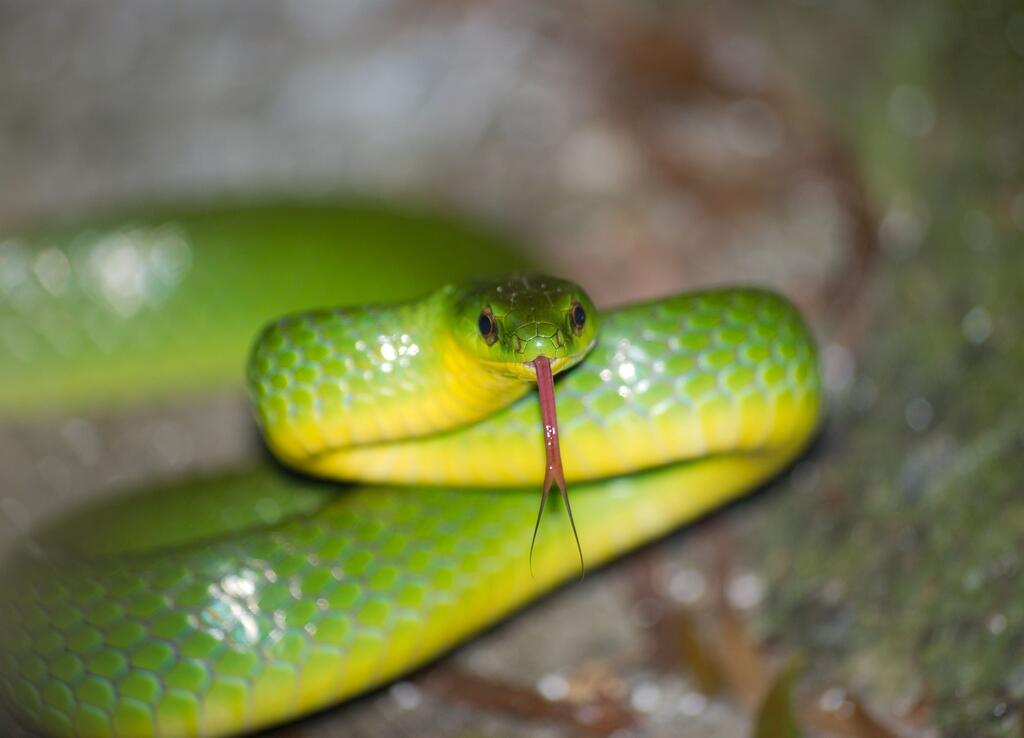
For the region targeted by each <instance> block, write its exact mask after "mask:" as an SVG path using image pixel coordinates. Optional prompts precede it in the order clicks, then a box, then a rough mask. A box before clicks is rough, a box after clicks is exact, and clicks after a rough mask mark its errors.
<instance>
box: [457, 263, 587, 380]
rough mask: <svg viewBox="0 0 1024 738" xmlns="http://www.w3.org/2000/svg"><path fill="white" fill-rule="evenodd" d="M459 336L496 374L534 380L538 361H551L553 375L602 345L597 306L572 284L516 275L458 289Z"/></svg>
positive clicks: (549, 278)
mask: <svg viewBox="0 0 1024 738" xmlns="http://www.w3.org/2000/svg"><path fill="white" fill-rule="evenodd" d="M453 297H454V302H453V303H452V308H451V309H452V310H453V311H454V321H453V325H454V334H455V338H456V341H457V342H458V344H459V345H460V347H461V348H462V349H463V351H464V352H466V353H467V354H469V355H470V356H472V357H474V358H476V359H477V360H479V361H481V362H482V363H484V364H486V365H487V366H488V367H489V368H491V369H492V370H495V371H498V372H500V373H502V374H505V375H507V376H512V377H515V378H519V379H524V380H528V381H530V380H535V379H536V373H535V369H534V365H533V362H534V360H535V359H536V358H537V357H538V356H544V357H547V358H548V359H549V361H550V364H551V370H552V372H553V373H556V374H557V373H558V372H560V371H563V370H565V369H568V368H569V367H571V366H574V365H575V364H577V363H578V362H579V361H580V360H581V359H582V358H583V357H584V356H586V355H587V352H589V351H590V349H591V348H593V346H594V344H595V342H596V341H597V331H598V324H599V322H600V319H599V316H598V314H597V310H596V309H595V308H594V303H593V301H592V300H591V299H590V296H589V295H587V293H586V292H584V291H583V289H582V288H581V287H580V286H579V285H576V284H574V283H572V282H569V281H567V280H564V279H559V278H557V277H548V276H542V275H515V276H510V277H504V278H500V279H494V280H489V281H482V282H476V283H474V284H471V285H469V286H462V287H459V288H458V289H457V290H455V291H453Z"/></svg>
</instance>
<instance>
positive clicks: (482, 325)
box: [476, 308, 498, 346]
mask: <svg viewBox="0 0 1024 738" xmlns="http://www.w3.org/2000/svg"><path fill="white" fill-rule="evenodd" d="M476 325H477V328H479V329H480V335H481V336H483V339H484V340H485V341H486V342H487V345H488V346H493V345H494V342H495V341H497V340H498V324H497V323H496V322H495V320H494V315H492V314H491V309H490V308H484V310H483V312H482V313H480V318H479V319H478V320H477V323H476Z"/></svg>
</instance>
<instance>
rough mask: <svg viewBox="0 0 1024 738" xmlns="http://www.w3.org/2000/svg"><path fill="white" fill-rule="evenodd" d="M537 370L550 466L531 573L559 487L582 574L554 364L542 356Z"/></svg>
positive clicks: (547, 465) (531, 561)
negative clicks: (548, 509)
mask: <svg viewBox="0 0 1024 738" xmlns="http://www.w3.org/2000/svg"><path fill="white" fill-rule="evenodd" d="M533 368H534V369H535V370H536V372H537V393H538V394H539V395H540V416H541V422H542V424H543V426H544V450H545V452H546V453H547V464H546V467H545V470H544V487H543V489H542V490H541V498H540V510H539V511H538V512H537V522H536V523H535V524H534V526H533V540H532V541H531V542H530V572H531V573H532V572H533V546H534V544H535V543H536V542H537V531H538V530H539V528H540V519H541V516H542V515H543V514H544V507H545V506H546V505H547V501H548V492H549V491H550V490H551V484H552V483H554V484H557V485H558V490H559V492H561V493H562V502H563V503H564V504H565V511H566V513H567V514H568V515H569V525H571V526H572V534H573V536H574V537H575V538H576V550H577V551H578V552H579V555H580V572H581V573H582V571H583V568H584V566H583V549H582V547H581V546H580V537H579V534H577V533H576V522H575V521H574V520H573V519H572V508H571V507H570V506H569V493H568V492H567V491H566V487H565V474H564V473H563V472H562V452H561V449H560V448H559V445H558V412H557V410H556V408H555V379H554V377H553V376H552V374H551V362H550V360H549V359H548V357H546V356H538V357H537V358H536V359H534V360H533Z"/></svg>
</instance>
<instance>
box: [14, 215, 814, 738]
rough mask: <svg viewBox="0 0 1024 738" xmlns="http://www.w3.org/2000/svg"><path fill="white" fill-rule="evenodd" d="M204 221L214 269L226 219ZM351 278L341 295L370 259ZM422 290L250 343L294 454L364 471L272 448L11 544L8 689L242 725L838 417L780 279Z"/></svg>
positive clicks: (390, 660) (120, 718)
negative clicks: (638, 295) (610, 287)
mask: <svg viewBox="0 0 1024 738" xmlns="http://www.w3.org/2000/svg"><path fill="white" fill-rule="evenodd" d="M248 215H250V216H251V215H252V214H251V213H250V214H248ZM240 217H241V216H240ZM246 217H248V216H246ZM310 217H313V219H314V220H315V218H316V217H324V216H323V214H320V215H316V216H310ZM199 220H200V221H201V219H199ZM181 222H183V223H185V224H186V225H185V226H182V227H181V230H180V231H179V232H176V233H177V235H175V238H178V237H182V238H185V239H186V241H187V242H188V243H191V244H192V245H191V246H190V247H189V249H190V250H189V259H191V260H192V264H193V267H194V268H196V269H198V267H196V266H195V265H197V264H200V262H202V261H203V259H204V258H205V257H204V252H203V251H202V248H201V245H200V244H199V243H198V241H195V242H193V241H188V239H189V238H192V237H193V236H194V234H195V233H196V232H199V233H202V228H199V229H198V231H197V230H196V226H195V223H196V219H194V218H193V219H191V220H189V219H187V218H186V219H184V220H182V221H181ZM214 222H217V221H214ZM239 222H246V218H245V217H242V219H241V220H240V221H239ZM140 228H141V229H142V230H141V231H140V233H149V234H150V235H149V236H146V237H142V236H140V238H142V242H147V241H145V239H146V238H149V237H151V236H152V234H153V233H155V232H156V231H154V230H150V231H146V228H149V226H140ZM256 230H257V231H259V229H258V228H257V229H256ZM227 232H228V234H229V235H230V232H231V229H230V228H229V229H228V231H227ZM182 234H184V235H182ZM190 234H191V235H190ZM164 235H165V236H166V233H165V234H164ZM198 240H199V241H202V240H203V239H202V238H199V239H198ZM26 248H27V247H26ZM69 253H70V252H69ZM333 253H334V257H331V256H329V255H328V256H327V257H326V258H328V259H329V258H335V259H336V258H337V249H335V250H334V251H333ZM487 253H494V254H497V256H495V263H499V262H501V261H502V260H506V261H514V258H513V257H508V258H506V257H504V256H502V255H501V250H500V248H499V249H497V250H493V251H492V250H488V252H487ZM178 256H179V257H180V256H181V254H180V253H179V254H178ZM3 258H4V254H3V252H2V251H0V264H2V259H3ZM214 261H216V259H214ZM464 261H465V260H464ZM393 263H394V262H389V264H392V265H393ZM68 264H69V265H70V266H71V269H72V273H76V272H74V269H76V268H77V266H76V264H77V262H76V261H75V260H74V258H69V259H68ZM381 268H386V265H382V266H381ZM466 271H469V270H468V269H467V270H466ZM331 279H333V280H335V282H334V283H333V284H332V289H334V290H336V294H337V296H338V297H339V298H343V296H344V295H345V294H346V289H347V285H348V284H349V282H350V280H351V278H350V277H346V276H345V273H344V269H343V268H342V269H339V270H338V271H337V272H335V273H333V274H331ZM430 279H431V277H430V276H428V275H425V276H424V281H429V280H430ZM264 286H266V285H264ZM363 286H364V287H365V284H364V285H363ZM312 292H313V293H314V294H313V295H312V298H311V299H317V298H319V297H320V295H318V294H315V293H316V290H315V289H313V290H312ZM399 292H401V290H399ZM389 296H391V297H394V296H396V295H395V294H394V291H392V293H391V294H390V295H389ZM306 297H310V295H306ZM401 297H403V298H405V299H401V300H396V301H393V302H378V303H372V304H365V305H364V306H361V307H351V306H349V307H341V308H327V309H318V310H308V311H303V312H298V313H291V314H289V315H287V316H286V317H284V318H280V319H277V320H274V321H273V322H271V323H270V324H269V325H268V326H267V327H265V328H264V330H263V331H262V332H261V333H259V334H258V337H257V338H256V339H255V343H254V346H253V347H252V349H251V351H250V353H249V360H248V365H247V378H248V387H249V392H250V395H251V397H252V401H253V405H254V408H255V415H256V419H257V421H258V424H259V426H260V428H261V430H262V432H263V435H264V437H265V439H266V442H267V444H268V446H269V447H270V449H271V450H272V451H273V453H274V454H275V455H276V456H277V457H278V458H279V459H281V460H282V461H283V462H284V464H286V465H287V466H290V467H292V468H294V469H296V470H299V471H302V472H306V473H307V474H309V475H313V476H316V477H323V478H328V479H344V480H358V481H359V482H360V483H361V486H355V487H351V488H348V489H345V490H344V491H342V492H339V491H338V489H337V487H335V486H332V485H325V484H323V483H321V482H317V481H314V480H313V479H310V478H304V477H290V476H288V475H283V474H281V473H280V471H279V470H276V469H274V468H272V466H270V465H266V466H263V467H260V468H256V469H253V470H249V471H242V472H237V473H231V474H225V475H221V476H218V477H213V478H208V479H204V480H199V481H195V482H191V483H187V484H182V485H178V486H173V487H170V488H166V489H158V490H150V491H148V492H146V493H143V494H136V495H132V496H128V497H126V498H124V499H123V500H119V501H117V502H115V503H114V504H111V505H103V506H100V507H97V508H93V509H91V510H86V511H84V512H80V513H77V514H76V515H74V516H72V517H71V518H70V519H68V520H65V521H62V522H58V523H56V524H54V525H51V526H49V527H48V528H47V529H44V530H43V531H42V532H40V533H38V534H37V535H35V536H34V537H33V538H32V539H31V541H30V543H28V544H26V545H24V546H23V547H21V548H19V549H18V550H17V551H16V552H15V553H14V554H13V555H12V556H11V557H9V559H8V560H7V562H6V563H5V564H4V567H3V569H2V570H0V593H2V599H0V639H2V640H0V698H2V699H3V701H4V702H5V703H7V704H8V705H9V706H10V707H11V709H12V710H13V712H14V713H15V714H16V715H17V716H18V718H19V719H20V720H21V721H23V722H24V723H25V724H27V725H29V726H31V727H32V728H33V729H35V730H39V731H41V732H43V733H45V734H47V735H53V736H82V737H83V738H85V737H88V738H94V737H95V738H99V737H100V736H122V737H124V736H130V737H133V738H134V737H142V736H163V737H164V738H171V737H173V736H220V735H232V734H240V733H246V732H249V731H255V730H258V729H260V728H263V727H266V726H270V725H274V724H278V723H281V722H283V721H287V720H289V719H293V718H295V717H298V716H301V715H303V714H306V713H309V712H311V711H314V710H317V709H320V708H323V707H325V706H327V705H331V704H334V703H337V702H339V701H342V700H344V699H346V698H348V697H351V696H354V695H357V694H359V693H362V692H365V691H367V690H368V689H371V688H373V687H375V686H378V685H381V684H383V683H386V682H387V681H389V680H393V679H395V678H396V677H398V676H400V675H402V674H403V673H406V672H408V671H410V670H411V669H413V668H415V667H416V666H418V665H421V664H423V663H425V662H427V661H429V660H430V659H432V658H435V657H437V656H438V655H439V654H441V653H443V652H444V651H446V650H447V649H450V648H452V647H453V646H454V645H456V644H458V643H459V642H461V641H463V640H465V639H466V638H467V637H469V636H471V635H472V634H474V633H476V632H479V631H480V630H481V629H483V628H485V627H486V626H488V625H489V624H491V623H494V622H495V621H496V620H499V619H501V618H502V617H504V616H506V615H508V614H509V613H510V612H512V611H514V610H515V609H516V608H519V607H521V606H522V605H524V604H525V603H527V602H529V601H531V600H533V599H535V598H536V597H538V596H539V595H540V594H542V593H544V592H546V591H548V590H550V589H551V588H552V587H554V586H556V585H557V584H559V583H560V582H563V581H565V580H566V579H567V578H569V577H572V576H574V575H577V574H578V573H579V567H580V558H581V557H582V559H583V560H584V561H585V562H586V565H587V566H588V567H589V566H594V565H599V564H601V563H602V562H606V561H608V560H610V559H611V558H613V557H615V556H617V555H620V554H622V553H623V552H625V551H628V550H630V549H633V548H635V547H637V546H639V545H641V544H643V543H644V542H646V541H649V540H651V539H652V538H655V537H657V536H659V535H663V534H664V533H666V532H668V531H671V530H672V529H674V528H676V527H678V526H679V525H680V524H682V523H684V522H686V521H690V520H693V519H694V518H696V517H698V516H700V515H701V514H703V513H705V512H706V511H708V510H710V509H712V508H714V507H716V506H719V505H721V504H722V503H724V502H726V501H728V500H730V499H733V498H734V497H736V496H737V495H739V494H741V493H743V492H745V491H748V490H750V489H752V488H754V487H756V486H757V485H758V484H759V483H761V482H763V481H764V480H766V479H768V478H770V477H771V476H772V475H774V474H776V473H777V472H778V471H779V470H781V469H782V468H784V467H785V466H786V465H787V464H788V463H789V462H791V461H792V459H793V458H794V457H795V456H796V455H798V454H799V452H800V451H801V450H802V449H803V448H804V447H805V446H806V444H807V443H808V441H809V439H810V438H811V436H812V435H813V433H814V432H815V430H816V428H817V425H818V422H819V415H820V408H821V388H820V379H819V369H818V364H817V357H816V351H815V348H814V344H813V340H812V338H811V336H810V334H809V332H808V330H807V328H806V327H805V325H804V323H803V321H802V319H801V317H800V315H799V314H798V312H797V311H796V310H795V309H794V308H793V307H792V306H791V305H790V304H789V303H788V302H787V301H786V300H784V299H783V298H781V297H779V296H777V295H775V294H772V293H770V292H767V291H762V290H758V289H749V288H729V289H713V290H707V291H701V292H693V293H687V294H679V295H675V296H671V297H666V298H663V299H659V300H655V301H653V302H647V303H644V304H636V305H628V306H623V307H618V308H614V309H606V310H601V311H598V310H597V309H596V308H595V307H594V305H593V304H592V302H591V300H590V298H589V297H587V295H586V293H585V292H584V291H583V290H582V289H581V288H580V287H578V286H577V285H575V284H573V283H571V282H567V281H564V280H559V279H554V278H550V277H537V276H515V277H507V278H505V277H492V278H489V279H483V280H480V279H477V280H471V281H460V282H453V283H450V284H448V285H447V286H444V287H441V288H439V289H435V290H434V291H432V292H429V293H428V294H426V296H422V295H421V296H420V297H415V298H410V297H409V295H407V294H405V295H401ZM252 299H254V300H257V301H258V298H256V297H253V298H252ZM267 299H268V301H270V302H272V297H269V296H268V298H267ZM158 313H159V310H154V315H157V314H158ZM272 315H273V314H272V313H271V314H268V315H265V316H264V319H268V318H271V317H272ZM257 327H258V326H256V325H252V326H251V327H250V330H249V335H250V336H255V335H256V334H257V331H256V328H257ZM250 340H252V339H250ZM148 358H152V357H148ZM164 359H165V361H166V360H167V357H164ZM239 362H241V357H239ZM133 367H134V365H132V366H129V368H128V369H126V372H127V374H126V376H134V375H133V374H132V372H133V371H135V368H133ZM542 368H549V369H550V371H551V372H553V373H554V374H557V375H558V380H557V382H556V383H555V384H554V399H552V398H551V397H550V396H549V397H548V398H547V399H548V401H550V402H557V408H558V418H557V421H558V424H557V437H558V439H560V457H559V455H558V451H559V445H558V444H555V445H554V448H552V444H551V443H550V441H551V439H552V436H553V435H554V434H555V432H556V431H555V427H554V417H553V415H551V416H550V417H549V415H548V412H547V410H543V412H542V407H541V406H542V405H543V404H544V403H542V402H538V398H537V396H536V394H535V393H534V392H533V391H531V389H532V388H534V387H536V385H537V381H538V377H540V379H541V384H542V385H544V384H545V379H544V376H543V374H542V371H541V370H542ZM83 371H84V370H83ZM204 371H205V370H204ZM158 373H159V372H158ZM85 374H88V372H85ZM168 376H169V377H170V378H166V377H165V378H164V381H172V380H173V378H174V377H173V376H171V375H168ZM97 377H99V375H97ZM92 381H95V382H100V381H101V380H100V379H99V378H96V379H95V380H93V379H88V378H87V381H86V385H87V388H88V386H90V385H88V382H92ZM28 384H29V385H31V382H29V383H28ZM548 389H550V387H549V388H548ZM88 394H89V392H88V391H86V390H81V391H80V390H78V389H73V390H72V391H71V392H70V394H69V398H68V402H76V401H80V400H82V398H83V397H85V396H86V395H88ZM17 407H20V406H19V405H18V403H16V402H14V401H13V400H12V401H11V402H9V403H8V409H9V411H10V412H13V410H10V408H17ZM547 409H552V408H547ZM542 420H543V421H544V422H543V423H542ZM542 428H543V429H544V432H542ZM552 454H554V456H553V455H552ZM553 477H559V478H557V479H555V478H553ZM562 477H564V479H563V478H562ZM552 481H557V482H559V483H560V485H567V486H568V489H569V494H571V496H572V513H573V514H574V520H575V528H576V529H577V530H578V542H577V540H574V538H573V535H572V533H573V531H572V529H570V527H569V519H568V517H567V516H566V515H565V513H566V512H568V509H567V508H566V507H565V506H563V508H562V509H561V510H559V509H557V506H554V505H552V506H550V509H549V510H547V512H546V513H545V515H544V516H543V518H541V519H538V517H537V502H538V497H539V496H540V493H541V488H542V486H543V489H544V490H545V494H546V489H547V487H548V486H550V484H551V483H552ZM412 487H415V489H413V488H412ZM563 499H564V500H565V503H568V498H567V497H564V495H563ZM543 509H544V506H543V505H542V511H543ZM531 535H535V536H536V546H535V548H534V549H533V550H532V556H531V547H530V541H531ZM577 545H578V546H579V550H577ZM531 569H532V571H531Z"/></svg>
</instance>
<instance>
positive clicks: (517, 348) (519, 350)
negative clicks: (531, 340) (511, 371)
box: [514, 336, 523, 354]
mask: <svg viewBox="0 0 1024 738" xmlns="http://www.w3.org/2000/svg"><path fill="white" fill-rule="evenodd" d="M514 348H515V352H516V353H517V354H521V353H523V342H522V341H521V340H520V339H519V336H516V342H515V347H514Z"/></svg>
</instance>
